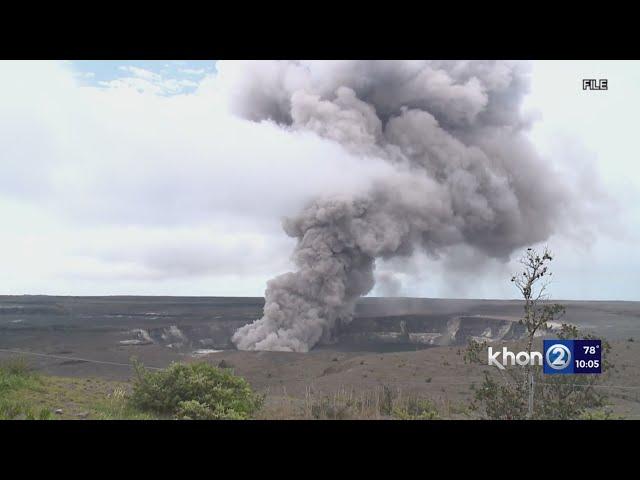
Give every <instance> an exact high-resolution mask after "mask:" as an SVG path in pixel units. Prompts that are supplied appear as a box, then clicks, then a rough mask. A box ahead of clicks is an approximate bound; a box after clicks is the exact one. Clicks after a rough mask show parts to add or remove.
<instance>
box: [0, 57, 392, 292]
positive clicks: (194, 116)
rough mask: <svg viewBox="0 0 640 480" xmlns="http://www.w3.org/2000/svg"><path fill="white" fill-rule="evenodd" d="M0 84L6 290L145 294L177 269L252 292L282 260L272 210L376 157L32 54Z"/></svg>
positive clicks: (209, 95)
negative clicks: (84, 82) (84, 78)
mask: <svg viewBox="0 0 640 480" xmlns="http://www.w3.org/2000/svg"><path fill="white" fill-rule="evenodd" d="M140 80H141V81H146V80H143V79H140ZM0 92H2V93H0V104H2V105H3V108H2V109H0V112H1V113H0V127H1V128H0V132H1V133H0V135H1V136H0V151H2V152H4V153H3V157H4V159H3V175H2V176H1V177H0V212H1V213H2V217H3V218H4V225H3V235H2V236H1V237H0V264H2V265H3V269H4V271H5V273H6V275H3V277H2V279H0V290H2V291H3V292H7V293H23V292H25V293H35V292H47V293H70V292H79V293H92V291H89V290H87V289H88V288H92V289H94V290H93V291H95V292H99V293H153V289H154V288H155V285H156V283H157V282H160V283H159V284H162V285H165V284H166V285H169V284H171V283H172V282H177V283H180V282H187V281H188V280H186V279H191V288H192V293H191V294H212V295H214V294H216V295H223V294H230V293H232V292H235V294H241V293H242V292H243V288H244V287H243V285H245V286H246V291H244V294H254V295H259V294H261V293H262V291H263V288H264V284H265V282H266V280H267V279H268V278H269V277H271V276H272V275H273V274H274V273H276V272H281V271H284V270H286V269H287V268H289V267H290V265H289V263H288V257H289V254H290V252H291V250H292V243H291V242H292V240H291V239H289V238H288V237H286V235H285V234H284V233H283V232H282V230H281V226H280V218H281V217H282V216H284V215H287V214H291V213H293V212H295V211H296V210H297V209H299V208H301V206H302V205H303V204H304V203H305V202H307V201H308V200H309V199H310V198H312V197H313V196H314V195H316V194H318V193H319V192H328V191H335V192H339V191H342V190H345V189H346V190H350V191H351V190H353V189H357V188H360V187H365V186H366V185H367V183H368V182H369V180H370V179H371V178H373V177H375V176H376V175H384V174H385V172H387V169H388V167H387V166H386V165H384V164H381V163H376V162H374V161H371V160H369V159H362V158H360V159H359V158H354V157H352V156H350V155H348V154H347V153H346V152H344V151H343V150H342V149H341V147H339V146H337V145H335V144H333V143H330V142H327V141H324V140H321V139H319V138H317V137H315V136H313V135H309V134H296V135H290V134H287V133H285V132H283V131H282V130H280V129H279V128H277V127H276V126H274V125H272V124H269V123H263V124H256V123H251V122H248V121H244V120H240V119H237V118H234V117H231V116H230V115H229V114H228V113H227V112H226V111H225V109H224V105H223V103H222V102H221V101H220V99H219V98H218V97H217V96H216V93H215V91H213V92H212V91H208V92H201V93H199V94H198V95H175V96H171V97H165V96H160V95H158V91H157V90H153V89H152V90H151V91H149V90H143V92H142V93H140V92H138V91H135V90H133V89H132V88H131V85H130V84H127V83H126V82H124V83H121V84H115V83H112V84H111V85H110V88H107V89H101V88H96V87H80V86H79V85H77V84H76V83H75V81H74V77H73V75H72V74H71V73H70V72H69V71H68V70H67V68H66V67H65V66H64V65H60V64H52V63H44V62H38V63H28V64H25V63H17V64H11V63H0ZM362 162H369V165H370V166H369V168H368V170H369V173H368V174H367V176H366V177H363V176H362V173H361V172H362V170H363V168H362V167H361V166H360V164H361V163H362ZM336 172H340V175H336ZM222 278H224V279H225V281H224V282H222V281H220V279H222ZM247 279H253V280H247ZM247 281H248V282H249V283H247ZM204 282H207V283H206V284H205V283H204ZM251 282H253V283H251ZM185 285H187V283H185ZM204 285H211V287H210V288H211V289H209V287H206V288H205V287H204ZM249 285H250V286H249ZM125 288H129V289H130V290H126V289H125ZM162 288H165V287H162ZM166 288H169V287H166ZM185 288H186V287H185ZM163 291H164V290H163ZM164 293H167V292H164Z"/></svg>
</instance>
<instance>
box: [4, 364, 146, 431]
mask: <svg viewBox="0 0 640 480" xmlns="http://www.w3.org/2000/svg"><path fill="white" fill-rule="evenodd" d="M127 398H128V393H127V384H125V383H122V382H109V381H105V380H101V379H93V378H67V377H55V376H45V375H41V374H39V373H37V372H35V371H33V370H32V369H31V368H30V367H29V364H28V363H27V362H26V361H25V360H24V359H22V358H16V359H11V360H6V361H3V362H0V419H1V420H13V419H16V420H55V419H65V420H69V419H83V418H88V419H104V420H107V419H151V418H155V417H154V416H153V415H150V414H148V413H144V412H141V411H139V410H136V409H134V408H132V407H131V406H130V405H129V402H128V401H127Z"/></svg>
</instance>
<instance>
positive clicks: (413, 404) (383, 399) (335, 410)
mask: <svg viewBox="0 0 640 480" xmlns="http://www.w3.org/2000/svg"><path fill="white" fill-rule="evenodd" d="M288 416H289V418H295V417H296V416H298V418H300V417H301V418H305V419H315V420H347V419H353V420H381V419H395V420H435V419H439V418H441V413H440V411H439V409H438V408H437V407H436V405H435V403H434V402H433V401H432V400H431V399H429V398H427V397H424V396H419V395H413V394H404V393H403V392H402V391H401V390H400V389H393V388H391V387H389V386H387V385H381V386H380V387H378V388H375V389H373V390H371V391H367V392H360V393H356V392H355V391H354V390H348V389H345V388H339V389H338V390H336V392H334V393H333V394H332V395H317V394H316V393H315V392H314V391H313V389H312V388H307V391H306V395H305V400H304V405H303V408H302V412H300V413H298V415H296V414H295V412H289V415H288Z"/></svg>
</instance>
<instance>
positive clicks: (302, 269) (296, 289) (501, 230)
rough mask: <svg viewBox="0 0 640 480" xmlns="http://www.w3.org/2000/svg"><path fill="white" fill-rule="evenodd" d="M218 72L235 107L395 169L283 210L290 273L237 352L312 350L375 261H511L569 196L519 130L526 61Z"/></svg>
mask: <svg viewBox="0 0 640 480" xmlns="http://www.w3.org/2000/svg"><path fill="white" fill-rule="evenodd" d="M219 71H220V75H221V76H223V77H224V76H226V77H227V78H228V79H231V80H230V81H231V83H232V84H231V87H232V88H230V93H229V95H230V100H231V103H232V107H233V109H234V111H235V113H237V114H238V115H240V116H242V117H244V118H246V119H250V120H254V121H262V120H271V121H274V122H276V123H278V124H280V125H281V126H282V128H283V129H285V130H286V131H290V132H292V134H294V133H295V132H296V131H300V130H304V131H310V132H314V133H315V134H317V135H319V136H321V137H323V138H325V139H328V140H330V141H334V142H337V143H339V144H340V145H342V146H343V147H344V149H345V150H347V151H348V152H349V153H351V154H353V155H359V156H362V158H365V159H366V158H369V159H375V160H376V161H380V160H383V161H385V162H387V163H388V164H389V165H390V166H392V167H393V168H392V169H391V172H392V173H391V174H390V175H387V176H385V177H384V178H378V177H376V178H375V179H374V180H372V181H371V183H370V186H369V187H367V188H366V189H364V191H358V192H357V193H356V192H354V193H353V194H344V193H343V194H341V195H333V196H324V197H323V196H321V197H318V198H316V199H315V200H314V201H313V202H311V203H310V204H308V205H307V206H306V207H305V208H304V209H303V210H302V211H301V212H299V213H298V214H297V215H295V216H294V217H291V218H287V219H285V220H284V225H283V226H284V230H285V232H286V233H287V235H289V236H291V237H294V238H296V239H297V246H296V248H295V251H294V252H293V257H292V258H293V261H294V263H295V265H296V267H297V270H296V271H294V272H289V273H285V274H283V275H280V276H278V277H276V278H274V279H272V280H270V281H269V282H268V284H267V289H266V293H265V297H266V304H265V307H264V315H263V317H262V318H260V319H258V320H256V321H254V322H253V323H251V324H249V325H246V326H244V327H242V328H240V329H239V330H238V331H237V332H236V333H235V334H234V336H233V342H234V343H235V344H236V346H237V347H238V349H241V350H281V351H295V352H306V351H308V350H309V349H311V348H312V347H313V346H314V345H316V344H317V343H318V342H321V341H323V340H328V339H330V338H331V336H332V333H333V332H335V330H336V328H339V326H340V325H341V324H344V323H346V322H349V321H350V320H351V318H352V315H353V310H354V306H355V302H356V301H357V299H358V298H359V297H361V296H362V295H366V294H367V293H368V292H369V291H370V290H371V289H372V288H373V286H374V276H373V272H374V268H375V261H376V259H377V258H390V257H394V256H404V255H410V254H411V253H412V252H413V251H414V249H415V248H421V249H424V250H425V251H426V252H427V253H429V254H431V255H434V256H438V255H442V254H443V251H444V250H446V248H447V247H451V246H454V245H460V244H464V245H466V246H469V247H472V248H473V249H474V250H476V251H478V252H479V253H482V254H484V255H486V256H489V257H494V258H499V259H505V260H506V259H507V258H508V257H509V255H510V254H511V252H512V251H513V250H514V249H516V248H520V247H523V246H525V245H529V244H532V243H535V242H539V241H543V240H545V239H546V238H547V237H548V236H549V235H550V234H551V233H552V232H553V231H554V228H555V226H556V225H557V224H558V218H559V211H560V208H561V206H562V205H566V203H567V202H566V201H565V200H566V197H567V195H568V194H567V190H566V189H565V188H564V187H563V185H561V184H560V182H559V180H558V177H557V176H556V175H555V174H554V171H553V170H552V168H551V166H550V165H546V164H545V163H544V162H543V161H542V160H541V159H540V157H539V156H538V155H537V154H536V152H535V150H534V149H533V148H532V146H531V144H530V143H529V142H528V140H527V139H526V138H525V135H524V133H525V130H526V128H527V122H526V119H524V118H523V117H522V115H521V114H520V103H521V100H522V98H523V96H524V94H525V93H526V92H527V88H528V66H527V65H525V64H521V63H512V62H490V61H487V62H478V61H471V62H464V61H452V62H448V61H336V62H333V61H331V62H325V61H323V62H294V61H274V62H246V63H231V64H225V63H224V62H223V63H222V64H221V65H220V68H219ZM372 161H373V160H372ZM362 164H363V168H366V166H367V162H362ZM365 173H366V172H364V171H363V176H364V175H365ZM336 175H340V172H336Z"/></svg>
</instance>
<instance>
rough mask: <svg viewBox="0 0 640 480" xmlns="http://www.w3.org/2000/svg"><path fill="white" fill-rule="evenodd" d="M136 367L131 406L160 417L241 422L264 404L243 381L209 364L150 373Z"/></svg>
mask: <svg viewBox="0 0 640 480" xmlns="http://www.w3.org/2000/svg"><path fill="white" fill-rule="evenodd" d="M134 368H135V373H136V377H135V379H134V383H133V392H132V395H131V398H130V403H131V405H132V406H133V407H135V408H137V409H139V410H142V411H145V412H151V413H154V414H157V415H160V416H164V417H173V418H177V419H192V420H219V419H233V420H238V419H240V420H241V419H247V418H250V417H251V416H252V415H253V414H254V413H255V412H256V411H257V410H258V409H259V408H260V407H261V406H262V403H263V401H264V398H263V397H262V396H260V395H256V394H255V393H254V392H253V391H252V389H251V387H250V386H249V384H248V383H247V381H246V380H245V379H244V378H242V377H238V376H236V375H234V374H233V373H232V372H231V371H230V370H228V369H221V368H217V367H214V366H212V365H209V364H208V363H189V364H183V363H172V364H171V365H170V366H169V367H168V368H166V369H164V370H160V371H158V372H150V371H149V370H147V369H145V368H144V367H143V366H142V365H141V364H140V363H138V362H135V363H134Z"/></svg>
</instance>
